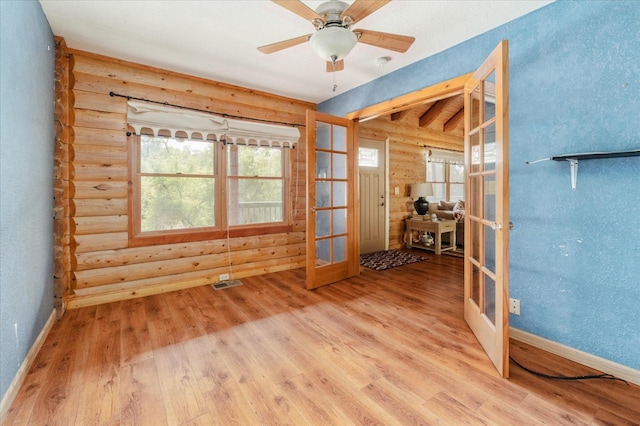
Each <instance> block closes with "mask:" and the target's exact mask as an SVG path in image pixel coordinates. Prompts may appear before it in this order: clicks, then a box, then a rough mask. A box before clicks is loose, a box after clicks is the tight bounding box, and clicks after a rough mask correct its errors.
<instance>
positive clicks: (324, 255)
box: [316, 239, 331, 266]
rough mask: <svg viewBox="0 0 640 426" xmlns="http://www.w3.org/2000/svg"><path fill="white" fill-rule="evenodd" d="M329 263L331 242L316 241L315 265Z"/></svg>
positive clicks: (328, 240)
mask: <svg viewBox="0 0 640 426" xmlns="http://www.w3.org/2000/svg"><path fill="white" fill-rule="evenodd" d="M330 263H331V240H330V239H327V240H316V265H318V266H321V265H328V264H330Z"/></svg>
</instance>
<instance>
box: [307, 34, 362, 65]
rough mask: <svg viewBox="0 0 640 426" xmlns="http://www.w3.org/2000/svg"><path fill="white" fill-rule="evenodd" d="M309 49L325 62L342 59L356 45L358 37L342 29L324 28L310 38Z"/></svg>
mask: <svg viewBox="0 0 640 426" xmlns="http://www.w3.org/2000/svg"><path fill="white" fill-rule="evenodd" d="M309 43H310V44H311V48H312V49H313V50H314V51H315V52H316V53H317V54H318V55H319V56H320V57H321V58H322V59H324V60H325V61H329V62H335V61H339V60H341V59H344V57H345V56H347V55H348V54H349V52H351V49H353V48H354V47H355V45H356V43H358V37H357V36H356V35H355V34H354V33H353V32H352V31H351V30H349V29H347V28H343V27H337V26H336V27H325V28H323V29H321V30H319V31H317V32H315V33H313V35H312V36H311V39H310V40H309Z"/></svg>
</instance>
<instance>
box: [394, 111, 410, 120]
mask: <svg viewBox="0 0 640 426" xmlns="http://www.w3.org/2000/svg"><path fill="white" fill-rule="evenodd" d="M410 112H411V109H410V108H407V109H405V110H403V111H398V112H393V113H391V121H401V120H402V119H403V118H405V117H406V116H407V115H409V113H410Z"/></svg>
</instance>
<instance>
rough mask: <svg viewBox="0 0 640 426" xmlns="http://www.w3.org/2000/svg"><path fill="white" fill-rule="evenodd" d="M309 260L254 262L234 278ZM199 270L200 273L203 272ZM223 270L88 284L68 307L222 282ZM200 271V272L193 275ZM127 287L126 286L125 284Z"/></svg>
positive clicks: (267, 271) (293, 265)
mask: <svg viewBox="0 0 640 426" xmlns="http://www.w3.org/2000/svg"><path fill="white" fill-rule="evenodd" d="M305 262H306V257H305V256H298V257H297V258H292V259H289V262H287V263H283V262H275V263H274V262H273V261H266V262H257V263H254V264H252V265H253V266H254V267H253V268H250V269H249V268H248V269H242V270H240V271H235V270H234V274H233V278H234V279H241V278H244V277H249V276H253V275H260V274H264V273H272V272H279V271H285V270H289V269H298V268H302V267H304V265H305ZM200 273H201V272H198V273H197V274H200ZM220 273H221V271H215V270H212V271H210V272H209V273H206V274H204V275H202V276H197V274H182V275H179V276H163V277H159V278H151V279H147V280H144V281H138V282H130V283H127V284H119V285H113V286H105V287H109V288H105V289H104V290H105V291H95V290H96V288H95V287H94V288H87V289H80V290H78V293H77V294H73V295H71V296H69V298H68V299H67V307H68V308H70V309H73V308H80V307H83V306H91V305H97V304H101V303H110V302H115V301H118V300H125V299H133V298H136V297H143V296H149V295H152V294H158V293H165V292H169V291H176V290H180V289H184V288H189V287H195V286H202V285H211V284H214V283H216V282H218V281H219V280H218V277H219V274H220ZM190 275H196V276H190ZM121 287H124V288H121Z"/></svg>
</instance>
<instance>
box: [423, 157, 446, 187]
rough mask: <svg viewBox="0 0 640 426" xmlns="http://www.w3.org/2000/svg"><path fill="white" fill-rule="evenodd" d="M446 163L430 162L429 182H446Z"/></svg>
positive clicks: (428, 166) (428, 170) (428, 169)
mask: <svg viewBox="0 0 640 426" xmlns="http://www.w3.org/2000/svg"><path fill="white" fill-rule="evenodd" d="M444 166H445V164H444V163H436V162H434V161H430V162H429V163H428V164H427V182H444Z"/></svg>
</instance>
